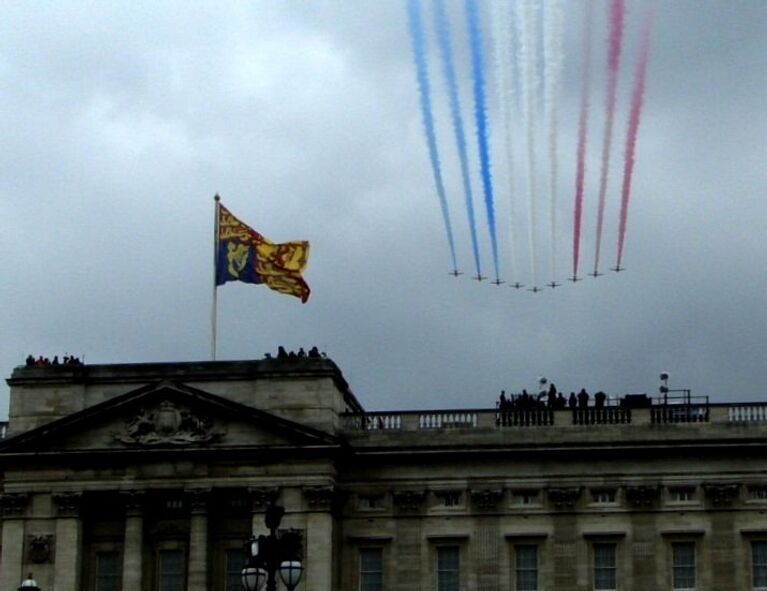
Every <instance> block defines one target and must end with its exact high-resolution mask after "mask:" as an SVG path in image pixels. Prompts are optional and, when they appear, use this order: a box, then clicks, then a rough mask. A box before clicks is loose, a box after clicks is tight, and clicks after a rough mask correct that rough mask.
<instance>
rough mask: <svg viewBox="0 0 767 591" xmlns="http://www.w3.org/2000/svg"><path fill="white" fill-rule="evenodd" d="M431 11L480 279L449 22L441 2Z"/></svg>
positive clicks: (467, 164) (471, 197) (436, 0)
mask: <svg viewBox="0 0 767 591" xmlns="http://www.w3.org/2000/svg"><path fill="white" fill-rule="evenodd" d="M434 8H435V10H434V19H435V29H436V30H437V41H438V43H439V49H440V53H441V55H442V66H443V69H444V72H445V81H446V83H447V92H448V96H449V97H450V115H451V117H452V120H453V131H454V132H455V143H456V145H457V147H458V158H459V160H460V161H461V177H462V178H463V192H464V195H465V196H466V212H467V215H468V217H469V230H470V232H471V246H472V249H473V250H474V264H475V266H476V268H477V277H481V276H482V273H481V267H480V263H479V243H478V241H477V222H476V219H475V217H474V196H473V195H472V191H471V176H470V174H469V156H468V153H467V149H466V134H465V133H464V127H463V117H462V116H461V102H460V100H459V98H458V82H457V80H456V76H455V64H454V62H453V45H452V43H451V41H450V23H449V22H448V20H447V13H446V12H445V3H444V1H443V0H435V2H434Z"/></svg>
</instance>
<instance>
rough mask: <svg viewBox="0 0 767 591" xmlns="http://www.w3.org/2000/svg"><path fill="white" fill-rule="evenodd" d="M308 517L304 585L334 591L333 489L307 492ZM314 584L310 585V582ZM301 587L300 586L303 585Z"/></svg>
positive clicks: (323, 590)
mask: <svg viewBox="0 0 767 591" xmlns="http://www.w3.org/2000/svg"><path fill="white" fill-rule="evenodd" d="M303 492H304V500H305V502H306V508H307V509H308V514H307V516H306V543H305V546H306V548H305V556H304V558H305V570H304V575H303V577H302V580H301V584H304V583H305V582H307V583H306V584H307V586H306V587H305V589H308V588H309V586H311V590H312V591H332V590H333V568H334V565H333V548H334V546H335V544H334V542H335V540H334V535H333V533H334V532H333V516H332V514H331V508H332V504H333V497H334V492H333V487H331V486H317V487H310V488H305V489H304V491H303ZM309 581H310V582H309ZM299 587H300V585H299Z"/></svg>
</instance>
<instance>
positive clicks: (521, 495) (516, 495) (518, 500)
mask: <svg viewBox="0 0 767 591" xmlns="http://www.w3.org/2000/svg"><path fill="white" fill-rule="evenodd" d="M511 506H512V507H513V508H515V509H521V508H526V507H540V506H541V491H539V490H533V489H519V490H513V491H511Z"/></svg>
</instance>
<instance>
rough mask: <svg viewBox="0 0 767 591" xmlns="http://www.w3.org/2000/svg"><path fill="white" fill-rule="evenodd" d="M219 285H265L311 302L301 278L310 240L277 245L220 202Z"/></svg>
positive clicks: (218, 229)
mask: <svg viewBox="0 0 767 591" xmlns="http://www.w3.org/2000/svg"><path fill="white" fill-rule="evenodd" d="M217 231H218V234H217V237H216V285H223V284H224V283H226V282H227V281H243V282H245V283H264V284H266V285H267V286H268V287H270V288H271V289H273V290H275V291H279V292H280V293H286V294H288V295H293V296H296V297H297V298H301V301H302V302H303V303H306V300H308V299H309V293H310V290H309V286H308V285H307V284H306V282H305V281H304V280H303V278H302V277H301V272H302V271H303V270H304V269H305V268H306V262H307V259H308V258H309V243H308V242H307V241H306V240H296V241H294V242H283V243H281V244H275V243H274V242H271V241H270V240H267V239H266V238H264V237H263V236H262V235H261V234H259V233H258V232H256V231H255V230H254V229H253V228H251V227H250V226H248V225H246V224H243V223H242V222H241V221H240V220H238V219H237V218H236V217H234V216H233V215H232V214H231V212H230V211H229V210H228V209H227V208H226V207H224V206H223V205H221V203H220V202H219V203H218V224H217Z"/></svg>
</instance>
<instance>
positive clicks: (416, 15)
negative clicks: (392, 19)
mask: <svg viewBox="0 0 767 591" xmlns="http://www.w3.org/2000/svg"><path fill="white" fill-rule="evenodd" d="M408 15H409V17H410V36H411V38H412V40H413V57H414V58H415V66H416V74H417V76H418V91H419V95H420V99H421V115H422V116H423V128H424V132H425V133H426V143H427V144H428V147H429V159H430V160H431V169H432V173H433V175H434V185H435V186H436V188H437V196H438V197H439V204H440V207H441V208H442V218H443V220H444V222H445V232H446V233H447V242H448V244H449V246H450V256H451V257H452V260H453V271H454V272H457V271H458V263H457V262H456V257H455V241H454V239H453V227H452V224H451V223H450V210H449V209H448V206H447V197H446V196H445V184H444V182H443V180H442V166H441V164H440V160H439V152H438V151H437V137H436V134H435V132H434V115H433V114H432V110H431V87H430V86H429V66H428V62H427V59H426V35H425V32H424V27H423V18H422V16H421V3H420V0H408Z"/></svg>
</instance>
